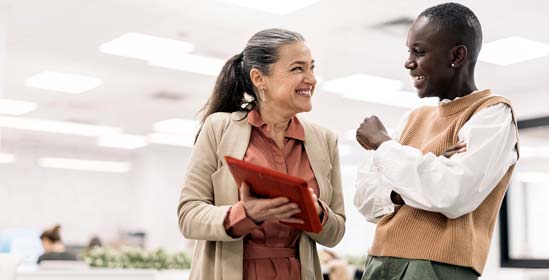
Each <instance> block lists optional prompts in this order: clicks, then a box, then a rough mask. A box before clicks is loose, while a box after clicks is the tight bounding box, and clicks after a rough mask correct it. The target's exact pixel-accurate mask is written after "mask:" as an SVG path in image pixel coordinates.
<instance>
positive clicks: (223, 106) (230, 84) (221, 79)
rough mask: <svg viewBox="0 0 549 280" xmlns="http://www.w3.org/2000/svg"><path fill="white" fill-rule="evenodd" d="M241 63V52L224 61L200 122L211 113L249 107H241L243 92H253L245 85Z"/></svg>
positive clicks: (235, 110)
mask: <svg viewBox="0 0 549 280" xmlns="http://www.w3.org/2000/svg"><path fill="white" fill-rule="evenodd" d="M243 64H244V63H243V53H239V54H236V55H234V56H233V57H231V58H230V59H229V60H228V61H227V62H226V63H225V65H224V66H223V68H222V69H221V73H220V74H219V76H217V80H216V82H215V87H214V90H213V92H212V95H211V96H210V99H209V100H208V103H206V105H205V106H204V108H203V111H205V113H204V116H203V118H202V123H204V121H205V120H206V118H207V117H208V116H209V115H211V114H213V113H217V112H228V113H232V112H237V111H249V110H250V109H251V108H247V107H244V108H243V107H242V104H243V100H244V93H245V92H253V89H251V88H248V87H247V86H246V84H247V83H246V76H247V75H246V72H245V71H244V65H243ZM248 79H249V78H248Z"/></svg>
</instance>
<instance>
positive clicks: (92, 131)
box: [0, 117, 121, 136]
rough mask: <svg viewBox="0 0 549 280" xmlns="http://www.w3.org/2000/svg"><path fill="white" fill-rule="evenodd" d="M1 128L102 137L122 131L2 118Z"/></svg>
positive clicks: (88, 125) (77, 124) (63, 123)
mask: <svg viewBox="0 0 549 280" xmlns="http://www.w3.org/2000/svg"><path fill="white" fill-rule="evenodd" d="M0 127H4V128H14V129H22V130H33V131H42V132H51V133H62V134H75V135H83V136H101V135H105V134H113V133H120V131H121V129H120V128H117V127H111V126H98V125H90V124H81V123H73V122H63V121H50V120H42V119H28V118H20V117H0Z"/></svg>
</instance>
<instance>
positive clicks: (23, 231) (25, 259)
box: [0, 227, 44, 264]
mask: <svg viewBox="0 0 549 280" xmlns="http://www.w3.org/2000/svg"><path fill="white" fill-rule="evenodd" d="M40 234H41V231H40V230H37V229H34V228H25V227H20V228H17V227H14V228H0V253H9V254H13V255H15V256H17V257H18V258H19V259H20V263H22V264H24V263H36V261H37V260H38V256H40V255H41V254H42V253H43V252H44V249H43V248H42V244H41V242H40Z"/></svg>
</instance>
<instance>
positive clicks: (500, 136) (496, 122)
mask: <svg viewBox="0 0 549 280" xmlns="http://www.w3.org/2000/svg"><path fill="white" fill-rule="evenodd" d="M458 137H459V139H460V140H464V141H465V143H466V145H467V151H466V152H464V153H459V154H455V155H454V156H452V157H451V158H449V159H448V158H446V157H444V156H438V157H437V156H435V155H434V154H433V153H427V154H423V153H422V152H421V151H420V150H418V149H416V148H413V147H410V146H405V145H401V144H399V143H398V142H397V141H394V140H391V141H387V142H384V143H383V144H381V145H380V146H379V148H378V149H377V150H376V151H375V152H374V153H373V154H374V156H373V160H372V165H373V166H372V167H371V168H372V169H373V170H377V172H379V173H381V174H382V178H385V179H386V180H387V181H388V184H381V185H390V186H391V188H392V189H393V190H394V191H395V192H397V193H399V194H400V196H401V197H402V198H403V200H404V201H405V203H406V204H407V205H409V206H411V207H414V208H418V209H422V210H426V211H432V212H439V213H442V214H443V215H445V216H447V217H448V218H451V219H453V218H457V217H460V216H462V215H464V214H466V213H469V212H471V211H473V210H475V209H476V208H477V207H478V206H479V205H480V204H481V203H482V201H484V199H485V198H486V197H487V196H488V195H489V194H490V192H491V191H492V190H493V188H494V187H495V186H496V185H497V183H498V182H499V180H501V178H502V177H503V175H504V174H505V173H506V172H507V170H508V168H509V166H511V165H512V164H514V163H515V162H516V161H517V152H516V149H515V145H516V143H517V135H516V129H515V124H514V122H513V119H512V115H511V109H510V108H509V107H508V106H507V105H505V104H496V105H493V106H490V107H487V108H485V109H483V110H481V111H479V112H478V113H476V114H474V115H473V116H472V117H471V119H470V120H469V121H467V122H466V123H465V124H464V126H463V127H462V128H461V129H460V131H459V133H458ZM364 180H366V179H365V178H364ZM379 188H380V189H381V187H379ZM355 200H356V198H355ZM355 205H356V202H355Z"/></svg>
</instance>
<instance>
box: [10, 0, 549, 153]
mask: <svg viewBox="0 0 549 280" xmlns="http://www.w3.org/2000/svg"><path fill="white" fill-rule="evenodd" d="M439 2H440V1H424V0H421V1H409V0H394V1H382V0H371V1H364V0H348V1H328V0H321V1H320V2H318V3H316V4H314V5H312V6H309V7H306V8H304V9H302V10H299V11H297V12H295V13H293V14H290V15H286V16H276V15H271V14H268V13H264V12H259V11H255V10H251V9H246V8H241V7H239V6H235V5H233V4H230V3H226V2H223V1H221V0H201V1H188V0H177V1H175V0H174V1H169V0H154V1H153V0H109V1H92V0H88V1H84V0H49V1H43V0H17V1H0V11H1V12H0V17H1V18H2V21H3V22H0V25H1V24H4V25H5V31H6V41H7V45H6V53H5V59H6V63H5V65H4V69H3V70H4V93H3V97H4V98H10V99H18V100H28V101H33V102H37V103H38V109H37V110H35V111H34V112H31V113H29V114H27V115H25V117H31V118H45V119H51V120H69V121H78V122H85V123H92V124H100V125H109V126H119V127H122V128H123V129H124V131H125V132H127V133H132V134H143V135H144V134H147V133H149V132H151V129H152V124H153V123H154V122H156V121H160V120H164V119H168V118H173V117H180V118H193V117H195V116H196V113H197V112H198V110H199V109H200V108H201V106H202V105H203V104H204V103H205V101H206V100H207V98H208V96H209V94H210V91H211V89H212V88H213V84H214V81H215V77H213V76H204V75H198V74H192V73H186V72H181V71H175V70H170V69H165V68H158V67H153V66H149V65H147V64H146V63H144V62H142V61H139V60H133V59H128V58H123V57H118V56H113V55H108V54H104V53H100V52H99V51H98V46H99V45H100V44H102V43H105V42H107V41H109V40H112V39H114V38H116V37H118V36H120V35H122V34H125V33H127V32H141V33H145V34H149V35H155V36H162V37H167V38H172V39H179V40H184V41H188V42H190V43H192V44H194V45H195V48H196V53H200V54H205V55H210V56H214V57H217V58H220V59H224V60H225V59H227V58H229V57H230V56H232V55H233V54H235V53H237V52H240V51H241V50H242V48H243V47H244V45H245V43H246V41H247V40H248V39H249V37H250V36H251V35H252V34H253V33H255V32H257V31H259V30H261V29H265V28H270V27H283V28H288V29H292V30H295V31H298V32H300V33H302V34H303V35H304V36H305V37H306V39H307V41H308V42H309V45H310V47H311V49H312V51H313V56H314V57H315V59H316V61H317V63H316V67H317V68H316V69H317V74H318V75H319V76H322V78H323V79H324V80H328V79H333V78H339V77H342V76H346V75H349V74H353V73H365V74H371V75H377V76H382V77H386V78H393V79H400V80H402V81H403V82H404V83H405V84H406V89H407V90H413V88H412V87H411V79H410V77H409V76H408V73H407V71H405V69H404V68H403V63H404V58H405V57H406V54H407V53H406V49H405V48H404V37H405V32H406V29H405V28H376V27H375V26H377V25H379V24H380V23H383V22H386V21H390V20H394V19H397V18H399V17H403V16H406V17H411V18H414V17H415V16H416V15H417V14H418V13H419V12H421V11H422V10H423V9H425V8H427V7H429V6H431V5H433V4H436V3H439ZM457 2H460V3H464V4H465V5H467V6H469V7H470V8H472V10H473V11H475V13H476V14H477V15H478V17H479V18H480V21H481V23H482V25H483V29H484V39H485V42H490V41H493V40H497V39H502V38H505V37H508V36H521V37H524V38H527V39H531V40H536V41H540V42H544V43H547V44H549V32H548V31H547V27H548V26H549V1H544V0H524V1H509V0H500V1H478V0H477V1H457ZM516 51H517V52H518V51H521V50H516ZM44 70H50V71H59V72H71V73H79V74H84V75H90V76H94V77H98V78H100V79H102V80H103V84H102V85H101V86H100V87H98V88H95V89H93V90H90V91H89V92H86V93H84V94H80V95H71V94H66V93H59V92H51V91H46V90H39V89H31V88H27V87H25V86H24V80H25V79H26V78H28V77H29V76H31V75H33V74H36V73H39V72H41V71H44ZM548 70H549V56H547V57H543V58H540V59H535V60H531V61H527V62H522V63H519V64H515V65H511V66H497V65H491V64H487V63H482V62H480V63H479V64H478V66H477V85H478V86H479V87H480V88H491V89H493V90H494V91H495V93H497V94H500V95H504V96H507V97H509V98H511V100H512V101H513V102H514V104H515V111H516V114H517V116H518V118H519V119H524V118H529V117H535V116H545V115H549V106H548V104H549V94H548V91H549V79H547V77H548V76H547V71H548ZM159 93H170V94H171V93H173V94H177V95H180V96H181V97H182V99H181V100H163V99H157V98H153V96H155V95H157V94H159ZM313 106H314V107H313V111H312V112H311V113H308V114H307V118H309V119H312V120H314V121H316V122H319V123H321V124H323V125H325V126H327V127H329V128H331V129H333V130H335V131H337V132H339V133H341V134H342V133H343V132H344V131H346V130H349V129H353V128H356V127H357V126H358V125H359V123H360V122H361V120H362V118H363V117H364V116H367V115H371V114H377V115H379V116H380V117H381V119H382V120H385V121H386V122H387V123H388V125H389V126H393V125H394V124H395V122H396V121H397V120H398V118H399V116H400V115H401V114H402V113H404V111H405V109H402V108H397V107H390V106H383V105H378V104H373V103H365V102H359V101H353V100H348V99H343V98H341V97H339V96H337V95H335V94H333V93H328V92H323V91H322V89H321V87H318V90H317V92H316V95H315V97H314V103H313ZM2 135H3V138H4V141H7V142H10V141H12V142H18V141H44V142H52V143H58V144H59V143H66V144H71V145H79V144H80V145H90V146H93V145H95V144H94V143H95V142H94V141H90V139H89V138H85V137H76V136H59V135H55V136H54V135H51V134H45V133H27V132H19V131H15V130H11V129H3V134H2ZM37 139H38V140H37Z"/></svg>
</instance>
